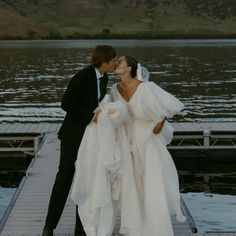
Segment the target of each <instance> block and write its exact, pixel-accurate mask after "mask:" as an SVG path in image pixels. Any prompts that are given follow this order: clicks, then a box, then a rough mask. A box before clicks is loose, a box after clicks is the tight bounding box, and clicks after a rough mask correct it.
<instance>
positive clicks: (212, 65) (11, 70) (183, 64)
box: [0, 40, 236, 232]
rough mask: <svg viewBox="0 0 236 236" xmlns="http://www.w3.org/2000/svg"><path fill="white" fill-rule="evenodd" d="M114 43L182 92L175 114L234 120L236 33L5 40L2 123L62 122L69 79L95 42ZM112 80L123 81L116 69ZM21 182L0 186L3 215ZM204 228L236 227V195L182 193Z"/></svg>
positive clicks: (0, 66)
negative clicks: (223, 35) (205, 37)
mask: <svg viewBox="0 0 236 236" xmlns="http://www.w3.org/2000/svg"><path fill="white" fill-rule="evenodd" d="M97 44H110V45H113V46H115V47H116V48H117V49H118V53H119V55H132V56H134V57H136V58H137V59H138V60H139V61H140V62H141V63H142V64H143V65H145V66H146V67H147V68H148V70H149V71H150V75H151V77H150V80H152V81H154V82H156V83H157V84H158V85H159V86H161V87H162V88H164V89H165V90H167V91H169V92H170V93H172V94H174V95H175V96H177V97H178V98H179V99H180V100H181V101H182V102H183V103H184V104H185V110H184V112H183V113H182V114H181V115H180V116H177V117H175V118H174V119H175V120H177V121H193V122H198V121H236V40H67V41H65V40H52V41H48V40H45V41H0V76H1V77H0V83H1V86H0V122H4V121H7V122H9V121H12V122H14V121H21V122H24V121H34V122H38V121H53V122H55V121H58V122H59V121H62V120H63V117H64V115H65V114H64V112H63V111H62V110H61V109H60V101H61V98H62V95H63V93H64V91H65V89H66V87H67V84H68V82H69V79H70V78H71V77H72V76H73V75H74V74H75V73H76V72H77V71H78V70H79V69H81V68H83V67H85V66H86V65H88V63H89V57H90V51H91V48H92V47H94V46H95V45H97ZM110 78H111V79H110V82H109V86H111V84H112V83H114V82H116V81H118V78H116V77H115V76H114V75H111V76H110ZM14 192H15V188H1V187H0V219H1V215H2V214H3V212H4V211H5V209H6V206H7V204H8V203H9V201H10V199H11V197H12V195H13V194H14ZM182 196H183V198H184V200H185V202H186V204H187V206H188V207H189V209H190V211H191V213H192V215H193V217H194V220H195V222H196V225H197V227H198V229H199V231H201V232H204V231H206V230H208V231H210V230H223V231H224V230H225V231H233V230H234V231H236V227H235V218H236V215H235V212H236V196H230V195H219V194H212V195H209V194H205V193H184V194H182Z"/></svg>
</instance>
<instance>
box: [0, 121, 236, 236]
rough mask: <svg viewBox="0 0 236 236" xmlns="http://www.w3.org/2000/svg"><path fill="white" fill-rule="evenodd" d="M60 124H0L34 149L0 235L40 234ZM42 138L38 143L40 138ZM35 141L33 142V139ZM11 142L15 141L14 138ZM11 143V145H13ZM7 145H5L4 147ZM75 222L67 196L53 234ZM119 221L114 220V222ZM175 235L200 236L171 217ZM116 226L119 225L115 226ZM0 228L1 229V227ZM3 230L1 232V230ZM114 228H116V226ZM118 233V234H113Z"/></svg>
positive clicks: (226, 127) (187, 127)
mask: <svg viewBox="0 0 236 236" xmlns="http://www.w3.org/2000/svg"><path fill="white" fill-rule="evenodd" d="M60 125H61V124H58V123H56V124H54V123H35V124H34V123H2V124H0V136H1V138H2V139H3V138H4V137H6V138H8V140H11V138H10V137H14V138H15V140H16V139H17V138H21V137H27V136H30V137H34V138H36V139H34V141H33V147H34V148H33V149H31V150H30V151H29V150H28V151H29V152H31V153H34V155H35V158H33V159H32V162H31V164H30V166H29V168H28V170H27V173H26V176H25V177H24V178H23V180H22V182H21V184H20V186H19V188H18V191H17V192H16V194H15V196H14V197H13V200H12V202H11V204H10V207H9V208H8V210H7V212H6V214H5V217H4V219H3V221H2V223H1V225H0V232H1V234H0V235H1V236H8V235H9V236H10V235H12V236H20V235H21V236H23V235H25V236H26V235H27V236H33V235H35V236H36V235H40V234H41V232H42V229H43V226H44V222H45V218H46V214H47V208H48V203H49V198H50V194H51V190H52V185H53V183H54V179H55V175H56V173H57V167H58V162H59V151H60V147H59V140H58V139H57V132H58V130H59V127H60ZM173 126H174V128H175V130H176V131H178V132H182V131H184V132H187V131H189V132H192V131H197V132H203V130H205V129H208V130H211V131H213V132H214V131H232V130H234V131H236V123H228V124H225V123H224V124H221V123H204V124H203V123H196V124H193V123H175V124H173ZM41 138H42V141H41V144H39V140H40V139H41ZM35 140H36V141H35ZM13 141H14V140H13ZM12 145H13V144H12ZM12 145H11V144H10V146H9V148H10V149H11V148H13V149H14V148H23V149H24V148H28V147H27V145H26V146H25V147H24V143H22V144H21V145H20V146H19V145H18V146H17V147H16V146H14V145H13V146H12ZM3 148H6V147H3ZM74 223H75V205H74V203H73V202H72V201H71V199H70V197H69V198H68V200H67V203H66V206H65V209H64V212H63V214H62V218H61V220H60V222H59V225H58V227H57V229H56V230H55V235H58V236H59V235H61V236H62V235H73V229H74ZM118 224H119V222H117V225H118ZM172 224H173V228H174V232H175V236H187V235H189V236H190V235H196V236H197V235H199V236H200V234H192V231H191V230H190V227H189V224H187V222H185V223H179V222H177V221H176V220H174V219H172ZM117 227H118V226H117ZM1 228H2V229H1ZM1 230H2V231H1ZM116 230H117V229H116ZM114 235H118V234H114ZM204 235H211V236H223V235H225V236H226V235H227V236H236V233H233V232H232V233H229V232H228V233H226V232H225V233H214V232H212V233H205V234H204ZM201 236H202V235H201Z"/></svg>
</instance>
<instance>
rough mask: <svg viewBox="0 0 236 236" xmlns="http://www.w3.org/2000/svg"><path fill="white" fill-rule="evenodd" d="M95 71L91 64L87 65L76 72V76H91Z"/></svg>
mask: <svg viewBox="0 0 236 236" xmlns="http://www.w3.org/2000/svg"><path fill="white" fill-rule="evenodd" d="M93 73H95V69H94V68H93V67H92V66H91V65H90V66H87V67H85V68H83V69H81V70H79V71H78V72H77V73H76V74H75V77H78V78H84V77H86V76H90V75H91V74H93Z"/></svg>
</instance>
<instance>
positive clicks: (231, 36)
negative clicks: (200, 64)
mask: <svg viewBox="0 0 236 236" xmlns="http://www.w3.org/2000/svg"><path fill="white" fill-rule="evenodd" d="M50 39H52V40H57V39H63V40H66V39H75V40H76V39H78V40H79V39H156V40H158V39H236V34H227V35H214V34H209V35H205V34H202V35H201V34H198V35H184V34H178V35H171V34H169V35H167V34H166V35H142V34H133V35H128V34H96V35H79V34H72V35H51V36H46V37H45V36H39V35H33V36H32V35H31V36H27V37H20V36H16V37H14V36H9V35H6V36H2V37H0V40H50Z"/></svg>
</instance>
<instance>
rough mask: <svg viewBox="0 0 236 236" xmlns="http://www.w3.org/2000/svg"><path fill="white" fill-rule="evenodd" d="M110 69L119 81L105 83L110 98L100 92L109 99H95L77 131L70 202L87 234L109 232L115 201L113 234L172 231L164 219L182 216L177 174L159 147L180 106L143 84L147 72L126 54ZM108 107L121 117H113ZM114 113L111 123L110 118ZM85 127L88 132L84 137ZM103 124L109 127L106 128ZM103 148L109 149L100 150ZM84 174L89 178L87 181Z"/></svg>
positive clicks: (166, 234) (163, 235)
mask: <svg viewBox="0 0 236 236" xmlns="http://www.w3.org/2000/svg"><path fill="white" fill-rule="evenodd" d="M115 73H116V74H117V75H118V76H119V77H120V80H121V81H120V82H119V83H116V84H114V85H113V86H112V88H111V91H110V97H109V98H107V97H106V99H110V100H109V102H108V100H107V101H105V100H106V99H104V101H102V104H100V110H97V111H99V112H100V114H99V116H98V121H97V124H95V123H94V122H92V123H93V124H91V125H90V126H88V127H87V129H90V136H89V135H88V134H86V131H87V129H86V131H85V135H84V138H83V141H82V144H81V147H80V150H79V153H78V159H77V163H76V174H75V181H74V185H73V187H72V199H73V200H74V201H75V202H76V204H78V209H79V214H80V216H81V220H82V223H83V225H84V228H85V232H86V234H87V235H88V236H92V235H94V236H110V235H111V233H112V230H113V227H114V225H113V224H112V222H114V220H115V217H116V215H115V214H114V212H115V211H113V209H114V208H115V206H118V207H119V209H120V214H121V227H120V231H119V232H120V233H121V234H123V235H125V236H147V235H148V236H174V233H173V228H172V224H171V218H170V216H171V215H176V218H177V220H179V221H184V220H185V217H184V216H183V214H182V212H181V209H180V194H179V182H178V175H177V171H176V168H175V165H174V162H173V160H172V158H171V156H170V154H169V152H168V150H167V148H166V145H167V144H169V143H170V142H171V139H172V137H173V128H172V126H171V125H170V124H169V123H168V121H167V118H170V117H172V116H173V115H175V114H177V113H179V112H180V111H181V110H182V109H183V108H184V105H183V104H182V103H181V102H180V101H179V100H178V99H177V98H175V97H174V96H172V95H171V94H169V93H168V92H166V91H164V90H163V89H161V88H160V87H159V86H157V85H156V84H155V83H153V82H149V81H148V77H149V73H148V71H147V70H146V69H145V68H144V67H141V66H140V64H139V63H138V62H137V61H136V59H135V58H133V57H130V56H124V57H121V58H120V59H119V61H118V64H117V66H116V68H115ZM109 106H111V107H110V108H109ZM114 111H115V114H122V115H114ZM104 115H105V120H106V122H107V123H106V122H105V123H104ZM117 118H118V120H119V122H118V123H119V124H118V123H117V122H115V120H117ZM102 124H103V126H102ZM109 124H111V125H110V126H109ZM117 124H118V125H117ZM91 127H93V130H94V133H95V134H94V133H93V134H91ZM96 127H97V128H96ZM99 127H100V128H99ZM109 127H110V130H111V131H113V132H110V133H109V132H108V131H106V130H108V129H109ZM96 132H97V136H96ZM87 133H89V132H87ZM102 133H104V134H102ZM101 134H102V135H101ZM99 135H100V136H99ZM95 136H96V137H95ZM112 136H113V138H112ZM104 137H108V138H107V139H106V138H104ZM109 137H110V138H109ZM114 137H115V138H114ZM94 138H95V139H96V140H95V141H94V140H93V141H92V139H94ZM105 140H107V141H106V144H104V141H105ZM111 140H113V142H112V143H111ZM105 145H106V148H108V150H110V152H109V154H108V152H107V151H106V152H104V151H102V149H106V148H105ZM102 147H103V148H102ZM88 153H90V158H87V157H88V156H89V155H88ZM97 153H98V159H97V160H95V159H96V158H94V157H95V156H97ZM105 153H106V154H108V155H104V154H105ZM104 156H106V157H107V159H106V160H105V159H104ZM99 158H100V159H99ZM95 162H96V163H97V164H94V163H95ZM101 163H102V164H101ZM106 163H109V165H108V164H106ZM94 165H95V166H99V165H102V171H101V166H100V167H99V168H97V167H94ZM91 166H93V167H91ZM86 168H87V169H86ZM97 169H99V170H100V171H99V172H98V171H97ZM97 173H100V175H99V176H103V181H98V180H99V179H101V178H99V177H98V174H97ZM101 173H103V174H101ZM86 175H87V177H86ZM86 178H89V179H92V180H91V181H90V182H89V181H88V180H86ZM94 181H95V183H92V182H94ZM101 185H103V187H102V186H101ZM92 189H93V190H92ZM101 189H102V192H104V194H103V193H102V192H101ZM94 196H96V197H94ZM101 196H102V197H101ZM99 197H100V198H99ZM98 198H99V199H98ZM105 199H106V200H105ZM91 209H93V211H92V210H91Z"/></svg>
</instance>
